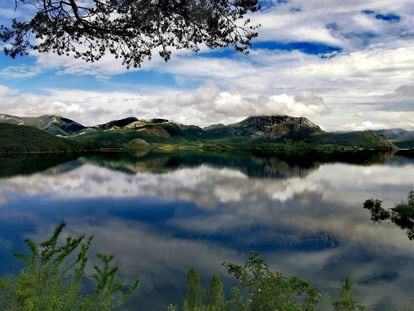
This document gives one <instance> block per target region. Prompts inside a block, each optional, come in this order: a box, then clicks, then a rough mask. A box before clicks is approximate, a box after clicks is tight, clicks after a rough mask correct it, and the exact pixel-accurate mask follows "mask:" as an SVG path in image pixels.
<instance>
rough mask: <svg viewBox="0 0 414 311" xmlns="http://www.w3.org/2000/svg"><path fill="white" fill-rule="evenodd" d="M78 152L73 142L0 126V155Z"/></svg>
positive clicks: (22, 127) (16, 126)
mask: <svg viewBox="0 0 414 311" xmlns="http://www.w3.org/2000/svg"><path fill="white" fill-rule="evenodd" d="M77 150H79V147H78V145H77V144H76V143H75V142H72V141H68V140H66V139H63V138H59V137H55V136H52V135H49V134H47V133H45V132H44V131H41V130H38V129H35V128H31V127H27V126H21V125H14V124H0V154H2V153H60V152H73V151H77Z"/></svg>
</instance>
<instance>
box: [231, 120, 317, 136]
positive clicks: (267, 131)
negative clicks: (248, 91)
mask: <svg viewBox="0 0 414 311" xmlns="http://www.w3.org/2000/svg"><path fill="white" fill-rule="evenodd" d="M237 127H241V128H242V129H244V130H245V131H247V132H250V134H253V135H258V136H261V135H265V136H270V137H274V138H277V137H281V136H284V135H287V134H292V133H299V134H312V133H318V132H323V131H322V129H321V128H320V127H319V126H318V125H316V124H315V123H313V122H311V121H309V120H308V119H307V118H304V117H290V116H255V117H248V118H247V119H245V120H243V121H241V122H239V123H237Z"/></svg>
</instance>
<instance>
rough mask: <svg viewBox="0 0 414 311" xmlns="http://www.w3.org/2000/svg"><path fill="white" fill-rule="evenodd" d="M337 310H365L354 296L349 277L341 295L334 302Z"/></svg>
mask: <svg viewBox="0 0 414 311" xmlns="http://www.w3.org/2000/svg"><path fill="white" fill-rule="evenodd" d="M332 305H333V307H334V310H335V311H354V310H360V311H363V310H365V307H364V306H362V305H360V304H359V303H358V302H357V301H356V300H355V299H354V298H353V297H352V285H351V280H350V279H349V278H346V279H345V284H344V286H343V287H342V291H341V296H340V297H339V298H338V300H335V301H334V302H333V303H332Z"/></svg>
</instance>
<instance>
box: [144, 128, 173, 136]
mask: <svg viewBox="0 0 414 311" xmlns="http://www.w3.org/2000/svg"><path fill="white" fill-rule="evenodd" d="M137 132H140V133H143V134H146V135H150V136H157V137H170V136H171V135H170V133H168V132H167V131H166V130H165V129H163V128H161V127H158V128H157V127H142V128H139V129H137Z"/></svg>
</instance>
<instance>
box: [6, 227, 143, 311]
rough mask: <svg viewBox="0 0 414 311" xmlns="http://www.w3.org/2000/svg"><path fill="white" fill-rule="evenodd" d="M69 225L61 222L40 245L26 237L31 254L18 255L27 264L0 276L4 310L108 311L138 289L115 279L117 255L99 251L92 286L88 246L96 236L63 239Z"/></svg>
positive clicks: (136, 284) (136, 285)
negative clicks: (87, 286)
mask: <svg viewBox="0 0 414 311" xmlns="http://www.w3.org/2000/svg"><path fill="white" fill-rule="evenodd" d="M64 228H65V224H61V225H59V226H58V227H57V228H56V229H55V231H54V232H53V235H52V237H51V238H50V239H48V240H46V241H44V242H41V243H39V244H36V243H35V242H33V241H32V240H30V239H27V240H25V244H26V245H27V247H28V249H29V252H30V253H29V256H26V255H24V254H23V253H19V254H15V256H16V257H17V258H19V259H21V260H22V261H23V262H24V264H25V267H24V268H23V269H22V270H21V271H20V273H19V274H18V275H17V276H9V277H3V278H0V309H1V310H11V311H12V310H16V311H17V310H19V311H21V310H24V311H49V310H51V311H52V310H53V311H66V310H88V311H89V310H92V311H93V310H96V311H98V310H99V311H101V310H104V311H107V310H113V309H114V308H116V307H119V306H121V305H122V304H124V303H125V301H126V300H127V299H128V298H130V297H131V296H132V295H133V294H134V293H135V292H136V290H137V289H138V285H139V281H138V280H137V281H135V282H134V284H133V285H132V286H131V287H127V286H124V285H122V284H121V283H119V282H118V281H117V275H118V272H119V267H118V266H116V265H114V264H113V263H112V261H113V259H114V255H104V254H97V258H98V259H99V260H100V261H101V265H100V266H97V265H95V266H94V271H93V273H92V282H93V287H92V290H86V289H85V288H83V286H82V284H83V283H84V281H85V280H86V267H87V263H88V251H89V248H90V245H91V243H92V240H93V237H92V236H91V237H85V236H83V235H82V236H80V237H77V238H73V237H71V236H69V237H67V238H66V240H65V242H64V243H63V244H62V243H59V238H60V236H61V234H62V231H63V229H64Z"/></svg>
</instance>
